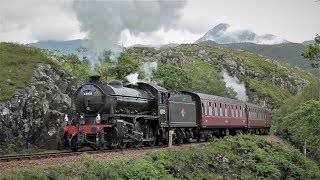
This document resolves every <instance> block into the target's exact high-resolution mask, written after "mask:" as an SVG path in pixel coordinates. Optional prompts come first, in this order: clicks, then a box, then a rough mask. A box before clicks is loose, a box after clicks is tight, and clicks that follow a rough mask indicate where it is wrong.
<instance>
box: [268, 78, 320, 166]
mask: <svg viewBox="0 0 320 180" xmlns="http://www.w3.org/2000/svg"><path fill="white" fill-rule="evenodd" d="M273 131H274V132H275V134H276V135H278V136H281V137H282V138H284V139H286V140H288V141H290V142H291V143H293V144H294V145H295V146H296V147H297V148H299V149H302V147H303V145H304V143H305V142H306V144H307V150H308V156H309V157H311V158H313V159H315V160H317V161H318V162H319V163H320V150H319V147H320V141H319V140H320V82H319V81H317V82H314V83H311V84H310V85H308V86H307V87H306V88H305V89H304V91H303V92H302V93H301V94H299V95H297V96H293V97H291V98H289V99H287V100H286V101H285V102H284V104H283V105H282V106H281V107H280V108H279V109H278V110H275V111H274V112H273Z"/></svg>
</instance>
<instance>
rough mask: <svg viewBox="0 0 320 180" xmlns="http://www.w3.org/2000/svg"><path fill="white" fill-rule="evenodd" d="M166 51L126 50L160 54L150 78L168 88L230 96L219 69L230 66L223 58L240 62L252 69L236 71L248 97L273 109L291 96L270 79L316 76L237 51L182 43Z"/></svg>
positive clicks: (144, 54)
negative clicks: (242, 71) (265, 103)
mask: <svg viewBox="0 0 320 180" xmlns="http://www.w3.org/2000/svg"><path fill="white" fill-rule="evenodd" d="M166 51H167V52H169V51H171V53H170V55H167V56H166V55H163V54H166V53H163V52H162V51H161V50H158V51H157V50H155V49H153V48H133V49H130V50H129V51H128V53H129V54H130V55H131V56H132V57H133V58H135V59H143V57H146V59H148V58H155V56H157V54H161V59H160V60H159V62H160V64H158V69H157V70H156V71H155V72H154V74H153V75H154V76H153V80H156V81H158V82H162V84H163V85H164V86H165V87H166V88H168V89H171V90H181V89H184V90H191V91H198V92H203V93H209V94H214V95H220V96H227V97H234V94H235V93H234V91H232V90H230V89H228V88H226V87H225V83H224V82H223V77H222V76H221V74H220V72H219V69H221V68H222V67H224V68H232V67H230V65H226V61H228V60H232V61H234V62H235V63H237V64H241V66H242V67H243V68H245V69H246V70H249V71H252V75H249V74H248V73H244V74H241V73H240V72H239V71H237V72H236V73H237V74H236V76H237V77H238V78H239V79H240V80H242V81H244V82H245V84H246V88H247V93H249V97H250V94H251V93H253V94H256V95H258V96H259V97H263V98H265V99H266V100H267V104H269V105H271V107H273V108H278V107H280V105H281V104H282V103H283V102H284V100H285V99H287V98H290V97H292V96H293V95H294V94H293V93H292V92H290V91H289V90H288V89H280V88H279V87H278V86H276V85H275V84H274V83H273V78H281V79H283V80H284V81H289V78H288V77H289V76H290V75H291V74H297V75H298V76H300V77H301V78H303V79H305V80H307V81H309V82H313V81H316V79H317V78H315V77H314V76H312V75H310V74H308V73H306V72H303V71H301V70H298V69H296V68H294V67H293V66H291V65H289V64H282V63H278V62H276V61H272V60H267V59H266V58H265V57H263V56H260V55H257V54H252V53H247V52H241V51H237V50H230V49H221V48H214V47H210V46H200V45H191V44H183V45H180V46H178V47H176V48H172V49H170V50H166ZM200 51H204V52H205V54H203V55H200V56H199V52H200ZM233 68H234V67H233ZM256 76H258V78H257V77H256ZM290 80H291V81H294V80H295V79H290Z"/></svg>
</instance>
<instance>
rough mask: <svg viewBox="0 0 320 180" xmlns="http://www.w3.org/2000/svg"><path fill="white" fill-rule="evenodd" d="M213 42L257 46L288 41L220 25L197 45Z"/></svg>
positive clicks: (199, 40) (223, 24)
mask: <svg viewBox="0 0 320 180" xmlns="http://www.w3.org/2000/svg"><path fill="white" fill-rule="evenodd" d="M208 40H212V41H215V42H217V43H219V44H230V43H243V42H252V43H257V44H279V43H285V42H288V41H287V40H285V39H283V38H280V37H278V36H275V35H273V34H263V35H258V34H256V33H255V32H253V31H250V30H232V29H230V25H229V24H226V23H220V24H218V25H216V26H215V27H213V28H212V29H211V30H209V31H208V32H207V33H206V34H205V35H204V36H202V37H201V38H200V39H198V40H197V41H196V43H199V42H203V41H208Z"/></svg>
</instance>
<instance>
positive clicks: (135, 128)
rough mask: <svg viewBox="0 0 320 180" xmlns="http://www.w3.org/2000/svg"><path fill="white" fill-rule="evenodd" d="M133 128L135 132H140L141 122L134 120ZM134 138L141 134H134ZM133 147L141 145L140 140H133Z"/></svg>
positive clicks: (139, 136) (138, 137)
mask: <svg viewBox="0 0 320 180" xmlns="http://www.w3.org/2000/svg"><path fill="white" fill-rule="evenodd" d="M134 130H135V131H137V132H139V133H140V132H141V133H142V127H141V124H140V123H139V122H136V123H135V126H134ZM136 138H137V139H141V138H142V137H141V135H136ZM132 145H133V147H135V148H139V147H141V146H142V141H138V140H135V141H134V142H133V143H132Z"/></svg>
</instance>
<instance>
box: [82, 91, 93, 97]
mask: <svg viewBox="0 0 320 180" xmlns="http://www.w3.org/2000/svg"><path fill="white" fill-rule="evenodd" d="M83 95H85V96H90V95H92V92H91V91H89V92H84V93H83Z"/></svg>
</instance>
